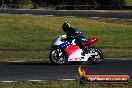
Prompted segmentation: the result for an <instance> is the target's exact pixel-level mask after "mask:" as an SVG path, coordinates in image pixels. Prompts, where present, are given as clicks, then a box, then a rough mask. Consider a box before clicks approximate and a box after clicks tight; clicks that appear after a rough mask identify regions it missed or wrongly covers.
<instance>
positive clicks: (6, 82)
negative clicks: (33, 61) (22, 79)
mask: <svg viewBox="0 0 132 88" xmlns="http://www.w3.org/2000/svg"><path fill="white" fill-rule="evenodd" d="M0 82H2V83H12V82H17V81H0Z"/></svg>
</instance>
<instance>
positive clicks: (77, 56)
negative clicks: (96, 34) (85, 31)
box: [49, 35, 104, 65]
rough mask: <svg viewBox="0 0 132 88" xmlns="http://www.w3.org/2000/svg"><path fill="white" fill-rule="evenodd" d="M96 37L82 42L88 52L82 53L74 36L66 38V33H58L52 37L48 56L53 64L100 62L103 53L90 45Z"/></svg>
mask: <svg viewBox="0 0 132 88" xmlns="http://www.w3.org/2000/svg"><path fill="white" fill-rule="evenodd" d="M97 40H98V39H96V38H88V41H85V42H83V44H84V46H85V47H86V48H87V50H88V53H86V54H85V55H82V53H83V50H82V49H80V48H79V46H78V45H77V44H76V42H75V39H74V38H70V39H66V35H59V36H57V37H56V38H55V39H53V41H52V44H51V52H50V54H49V58H50V61H51V63H53V64H59V65H61V64H65V63H67V62H87V61H89V62H90V63H92V64H100V63H102V62H103V59H104V58H103V53H102V51H101V50H100V49H99V48H96V47H95V46H91V45H92V44H93V43H95V42H96V41H97Z"/></svg>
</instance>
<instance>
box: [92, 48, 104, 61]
mask: <svg viewBox="0 0 132 88" xmlns="http://www.w3.org/2000/svg"><path fill="white" fill-rule="evenodd" d="M95 53H97V55H96V56H94V57H93V58H92V59H93V61H95V62H101V61H102V54H101V52H100V51H99V50H98V51H96V52H95Z"/></svg>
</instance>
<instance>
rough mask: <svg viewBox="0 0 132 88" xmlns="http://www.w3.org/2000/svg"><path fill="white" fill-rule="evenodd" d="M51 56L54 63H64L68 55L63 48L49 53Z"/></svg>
mask: <svg viewBox="0 0 132 88" xmlns="http://www.w3.org/2000/svg"><path fill="white" fill-rule="evenodd" d="M49 58H50V61H51V63H52V64H56V65H62V64H65V63H66V62H67V60H66V57H65V55H64V53H63V52H62V50H61V49H55V50H52V51H51V52H50V54H49Z"/></svg>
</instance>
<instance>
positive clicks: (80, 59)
mask: <svg viewBox="0 0 132 88" xmlns="http://www.w3.org/2000/svg"><path fill="white" fill-rule="evenodd" d="M83 59H84V57H80V58H70V59H69V60H70V61H82V60H83Z"/></svg>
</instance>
